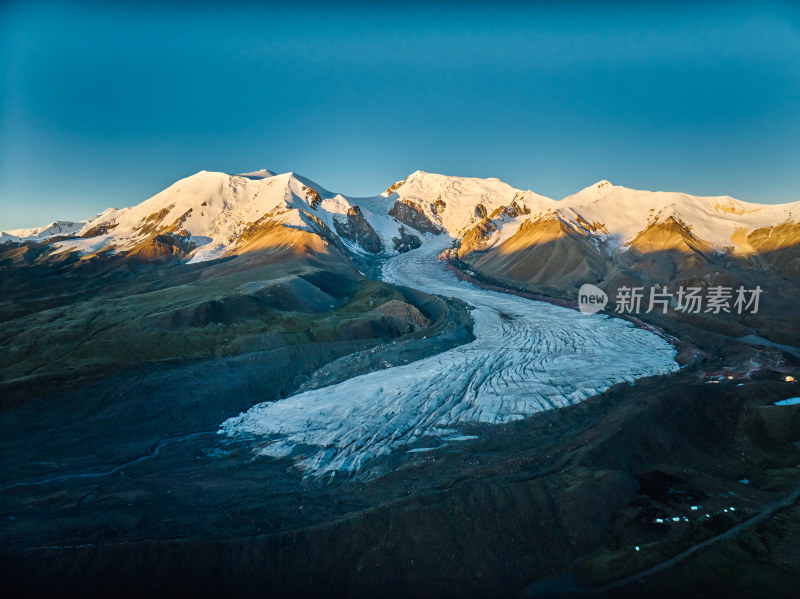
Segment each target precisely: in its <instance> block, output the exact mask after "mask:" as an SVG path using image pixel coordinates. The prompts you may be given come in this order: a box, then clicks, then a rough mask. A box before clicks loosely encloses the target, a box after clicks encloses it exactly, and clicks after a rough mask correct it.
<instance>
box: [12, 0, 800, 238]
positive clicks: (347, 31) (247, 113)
mask: <svg viewBox="0 0 800 599" xmlns="http://www.w3.org/2000/svg"><path fill="white" fill-rule="evenodd" d="M109 4H114V5H113V6H104V5H103V4H100V3H96V4H93V3H89V4H87V3H86V2H81V3H67V2H36V1H30V0H29V1H26V2H13V1H12V2H8V1H6V2H5V3H3V4H1V5H0V77H2V79H0V229H9V228H16V227H28V226H37V225H43V224H46V223H48V222H50V221H51V220H54V219H72V220H81V219H85V218H87V217H89V216H92V215H93V214H95V213H97V212H100V211H101V210H103V209H105V208H107V207H109V206H115V207H122V206H126V205H133V204H136V203H139V202H141V201H143V200H145V199H147V198H148V197H150V196H151V195H153V194H155V193H157V192H158V191H160V190H161V189H163V188H164V187H166V186H167V185H169V184H170V183H172V182H174V181H175V180H177V179H180V178H182V177H185V176H188V175H190V174H192V173H194V172H197V171H199V170H203V169H205V170H219V171H226V172H234V173H236V172H245V171H251V170H256V169H260V168H269V169H270V170H273V171H279V172H286V171H295V172H298V173H301V174H303V175H305V176H307V177H309V178H311V179H312V180H314V181H316V182H317V183H319V184H320V185H322V186H324V187H326V188H328V189H330V190H333V191H340V192H342V193H345V194H348V195H356V196H358V195H375V194H377V193H379V192H381V191H382V190H383V189H384V188H386V187H387V186H388V185H389V184H391V183H392V182H393V181H396V180H398V179H402V178H404V177H405V176H407V175H408V174H409V173H410V172H412V171H414V170H417V169H421V170H425V171H431V172H441V173H445V174H449V175H461V176H475V177H497V178H500V179H502V180H504V181H506V182H508V183H510V184H512V185H514V186H515V187H520V188H523V189H532V190H534V191H536V192H538V193H541V194H544V195H548V196H550V197H554V198H556V199H560V198H562V197H564V196H566V195H568V194H570V193H573V192H575V191H577V190H579V189H581V188H583V187H585V186H587V185H590V184H592V183H594V182H595V181H597V180H600V179H608V180H610V181H612V182H613V183H616V184H619V185H625V186H628V187H636V188H641V189H653V190H669V191H685V192H687V193H692V194H697V195H725V194H728V195H733V196H734V197H737V198H739V199H742V200H746V201H754V202H768V203H775V202H789V201H797V200H800V9H798V6H797V3H795V2H774V3H770V2H752V3H741V4H731V3H719V4H716V3H707V2H701V3H690V2H659V3H655V4H654V3H645V2H641V3H639V2H637V3H614V4H603V5H602V6H598V3H592V2H583V3H579V2H574V3H540V4H536V5H534V6H529V5H525V6H522V5H517V4H503V3H502V2H491V3H486V4H470V5H466V6H464V5H462V4H456V3H452V4H441V5H436V6H433V7H432V6H430V5H426V4H418V5H414V4H409V3H403V4H402V5H398V6H397V7H389V8H385V7H384V8H376V7H375V6H372V5H369V4H363V5H362V4H349V5H347V6H344V7H342V6H339V7H335V6H330V5H326V4H316V5H313V4H305V5H303V6H300V7H298V6H297V5H296V4H294V3H287V5H271V6H267V7H264V6H262V5H258V4H255V3H252V4H251V3H241V2H236V1H228V2H219V3H211V2H205V3H185V4H184V3H174V4H170V5H169V6H167V7H166V8H165V7H164V6H163V5H162V4H158V3H145V4H144V5H138V4H134V3H126V4H122V5H120V4H115V3H109ZM695 4H699V6H696V5H695ZM642 5H646V6H642Z"/></svg>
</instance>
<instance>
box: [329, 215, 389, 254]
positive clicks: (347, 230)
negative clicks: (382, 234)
mask: <svg viewBox="0 0 800 599" xmlns="http://www.w3.org/2000/svg"><path fill="white" fill-rule="evenodd" d="M333 225H334V227H336V232H337V233H338V234H339V235H340V236H341V237H344V238H345V239H347V240H349V241H352V242H353V243H355V244H357V245H358V246H359V247H361V248H364V249H365V250H366V251H368V252H369V253H371V254H380V253H381V252H382V251H383V245H382V244H381V240H380V238H379V237H378V234H377V233H375V229H373V228H372V225H370V224H369V223H368V222H367V219H366V218H364V215H363V214H362V213H361V209H360V208H359V207H358V206H353V207H352V208H350V209H349V210H348V211H347V221H346V222H339V221H338V220H336V219H334V221H333Z"/></svg>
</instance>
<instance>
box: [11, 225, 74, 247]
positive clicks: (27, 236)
mask: <svg viewBox="0 0 800 599" xmlns="http://www.w3.org/2000/svg"><path fill="white" fill-rule="evenodd" d="M83 225H84V222H77V223H76V222H72V221H69V220H56V221H53V222H52V223H50V224H49V225H45V226H44V227H36V228H33V229H12V230H10V231H2V232H0V243H2V242H4V241H22V240H30V241H35V240H44V239H49V238H50V237H55V236H57V235H72V234H74V233H77V232H78V231H79V230H80V229H81V228H82V227H83Z"/></svg>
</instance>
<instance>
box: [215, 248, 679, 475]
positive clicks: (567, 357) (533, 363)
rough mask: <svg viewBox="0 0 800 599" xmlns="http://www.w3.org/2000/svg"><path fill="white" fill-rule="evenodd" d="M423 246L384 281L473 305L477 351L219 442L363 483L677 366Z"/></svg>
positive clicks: (454, 354) (611, 324) (654, 340)
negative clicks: (413, 455)
mask: <svg viewBox="0 0 800 599" xmlns="http://www.w3.org/2000/svg"><path fill="white" fill-rule="evenodd" d="M425 237H426V240H425V243H423V245H422V247H420V248H418V249H416V250H412V251H410V252H408V253H405V254H401V255H398V256H395V257H392V258H390V259H388V260H387V261H386V262H385V263H384V266H383V270H382V277H383V279H384V280H385V281H387V282H389V283H394V284H397V285H404V286H407V287H414V288H416V289H420V290H422V291H425V292H427V293H432V294H437V295H441V296H445V297H455V298H458V299H460V300H462V301H464V302H466V303H467V304H468V305H469V306H470V307H471V313H472V317H473V319H474V331H473V332H474V335H475V339H474V340H473V341H472V342H470V343H467V344H465V345H461V346H458V347H455V348H453V349H450V350H448V351H445V352H443V353H440V354H437V355H434V356H430V357H428V358H424V359H421V360H418V361H416V362H412V363H409V364H405V365H403V366H398V367H393V368H387V369H385V370H379V371H375V372H371V373H368V374H364V375H360V376H357V377H354V378H351V379H348V380H345V381H343V382H341V383H338V384H335V385H331V386H328V387H324V388H320V389H314V390H311V391H306V392H302V393H298V394H296V395H293V396H290V397H287V398H285V399H281V400H278V401H273V402H266V403H262V404H259V405H256V406H254V407H253V408H251V409H250V410H248V411H247V412H244V413H242V414H240V415H239V416H236V417H234V418H230V419H228V420H226V421H225V422H224V423H222V425H221V427H220V431H219V432H220V434H222V435H227V436H228V437H232V438H237V437H238V438H253V437H255V438H256V439H258V440H259V448H258V450H257V451H258V453H260V454H263V455H266V456H272V457H274V458H285V457H291V458H292V459H293V460H294V463H295V465H296V466H297V467H299V468H300V469H301V470H302V472H303V475H304V476H305V477H321V476H330V475H333V474H334V473H337V472H338V473H343V474H348V475H353V474H355V473H361V474H363V471H364V470H366V469H368V465H369V463H370V461H371V460H374V459H375V458H376V457H378V456H383V455H388V454H392V453H395V452H399V451H409V450H412V449H414V448H416V449H417V450H419V447H418V446H419V445H421V444H424V443H433V444H440V443H445V442H446V443H451V442H456V441H460V442H468V440H469V439H470V438H474V437H472V436H471V435H462V434H461V432H460V430H461V427H463V426H464V425H474V424H485V425H492V424H502V423H508V422H511V421H514V420H519V419H522V418H525V417H527V416H530V415H532V414H535V413H536V412H541V411H543V410H551V409H556V408H560V407H565V406H569V405H572V404H575V403H578V402H580V401H583V400H585V399H587V398H589V397H592V396H594V395H598V394H600V393H602V392H603V391H605V390H606V389H608V388H609V387H611V386H612V385H615V384H617V383H621V382H626V381H627V382H633V381H634V380H635V379H637V378H641V377H645V376H651V375H662V374H668V373H670V372H673V371H675V370H677V369H678V368H679V366H678V364H677V363H676V362H675V355H676V353H677V352H676V350H675V348H673V347H672V346H671V345H670V344H669V343H668V342H667V341H666V340H664V339H663V338H661V337H659V336H658V335H656V334H653V333H651V332H648V331H645V330H643V329H639V328H636V327H635V326H634V325H633V324H631V323H629V322H627V321H624V320H621V319H618V318H612V317H609V316H604V315H602V314H595V315H591V316H587V315H583V314H581V313H580V312H578V311H576V310H571V309H568V308H563V307H559V306H555V305H552V304H548V303H545V302H539V301H532V300H529V299H525V298H522V297H518V296H515V295H510V294H505V293H500V292H496V291H489V290H485V289H481V288H479V287H477V286H475V285H473V284H471V283H469V282H467V281H461V280H459V279H458V278H457V277H456V276H455V274H454V273H453V272H452V271H450V270H448V269H447V268H446V267H445V265H444V263H443V262H441V261H440V260H439V259H438V254H439V253H440V251H441V250H443V249H444V248H445V247H448V246H449V243H450V241H451V240H450V239H448V238H447V236H443V237H444V238H445V239H441V240H440V239H437V238H435V237H432V236H430V235H426V236H425ZM432 449H433V448H432Z"/></svg>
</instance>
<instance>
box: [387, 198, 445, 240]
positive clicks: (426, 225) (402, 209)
mask: <svg viewBox="0 0 800 599" xmlns="http://www.w3.org/2000/svg"><path fill="white" fill-rule="evenodd" d="M389 215H390V216H392V217H394V218H395V219H397V220H398V221H400V222H401V223H403V224H404V225H408V226H409V227H412V228H414V229H416V230H417V231H420V232H422V233H433V234H434V235H438V234H439V233H441V232H442V228H441V227H440V226H439V225H437V224H436V223H434V222H431V220H430V219H429V218H428V217H427V216H425V214H424V213H423V212H422V210H420V209H419V207H418V206H417V205H416V204H414V203H413V202H410V201H409V200H397V201H396V202H395V203H394V206H392V209H391V210H389Z"/></svg>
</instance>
